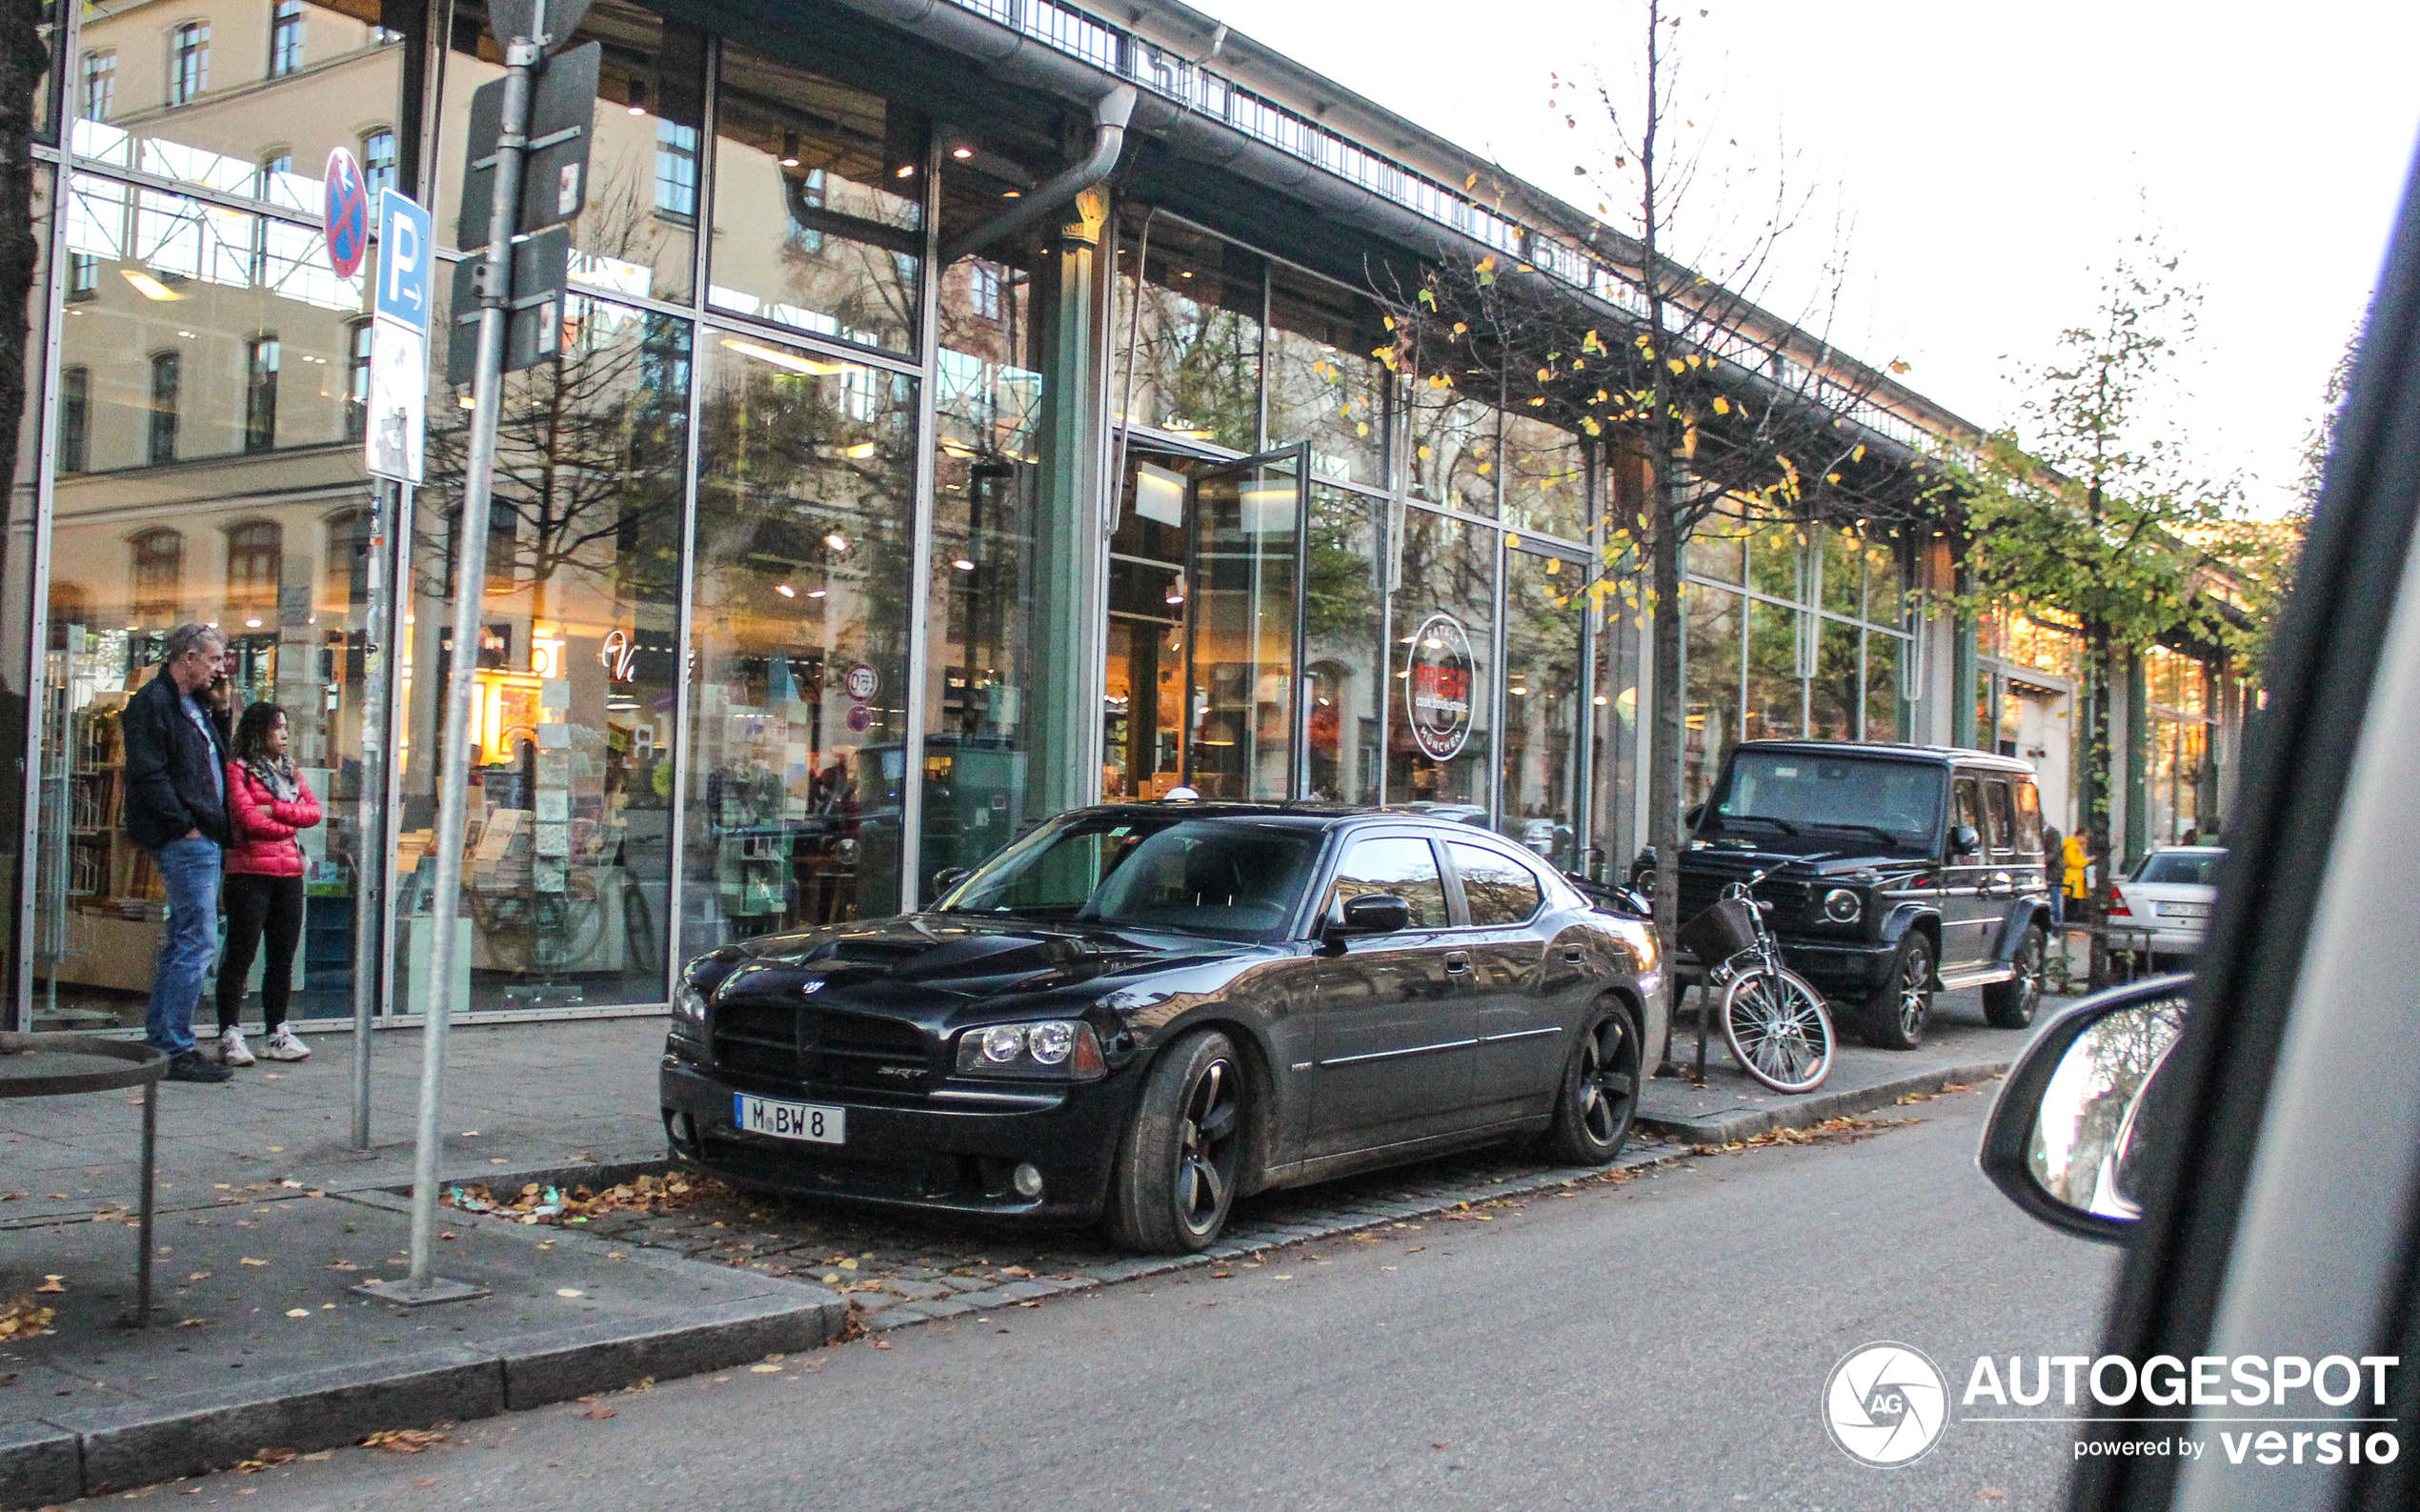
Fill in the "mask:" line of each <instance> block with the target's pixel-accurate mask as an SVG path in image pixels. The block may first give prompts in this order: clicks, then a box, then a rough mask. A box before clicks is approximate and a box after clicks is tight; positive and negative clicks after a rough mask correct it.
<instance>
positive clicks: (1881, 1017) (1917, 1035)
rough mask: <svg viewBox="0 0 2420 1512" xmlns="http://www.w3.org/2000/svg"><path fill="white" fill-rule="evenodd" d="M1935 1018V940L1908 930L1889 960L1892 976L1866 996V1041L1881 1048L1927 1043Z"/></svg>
mask: <svg viewBox="0 0 2420 1512" xmlns="http://www.w3.org/2000/svg"><path fill="white" fill-rule="evenodd" d="M1930 1018H1932V940H1931V938H1930V937H1928V936H1926V935H1925V934H1924V933H1923V932H1922V931H1920V930H1913V929H1911V930H1909V931H1908V932H1907V937H1906V938H1905V939H1903V940H1901V941H1900V942H1899V954H1898V955H1897V956H1896V957H1894V958H1892V960H1891V963H1890V978H1889V979H1888V980H1886V981H1885V982H1884V983H1883V985H1882V987H1881V988H1880V989H1879V990H1877V991H1876V992H1875V993H1874V995H1873V996H1872V997H1870V998H1866V999H1865V1023H1864V1025H1863V1027H1864V1029H1865V1041H1866V1043H1868V1044H1870V1045H1873V1046H1875V1047H1876V1048H1877V1049H1882V1050H1913V1049H1915V1048H1916V1047H1917V1046H1918V1045H1921V1044H1923V1043H1924V1042H1925V1024H1926V1021H1927V1020H1929V1019H1930Z"/></svg>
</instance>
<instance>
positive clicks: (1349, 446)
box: [1268, 271, 1387, 487]
mask: <svg viewBox="0 0 2420 1512" xmlns="http://www.w3.org/2000/svg"><path fill="white" fill-rule="evenodd" d="M1269 322H1270V325H1269V364H1268V383H1269V442H1268V444H1269V445H1270V446H1271V447H1272V448H1275V447H1281V446H1292V445H1293V444H1294V443H1295V442H1297V441H1308V442H1310V443H1311V474H1312V476H1314V477H1332V478H1341V479H1343V480H1344V481H1346V482H1352V483H1364V484H1368V485H1371V486H1373V487H1377V486H1381V485H1383V484H1384V483H1385V481H1386V415H1385V413H1384V406H1385V393H1386V386H1387V373H1386V369H1385V367H1384V365H1382V364H1381V363H1380V362H1379V360H1378V359H1377V358H1375V357H1373V356H1371V355H1370V353H1371V351H1372V349H1374V348H1376V347H1378V346H1380V345H1382V344H1383V343H1382V340H1381V338H1382V337H1383V336H1384V334H1385V333H1384V332H1383V330H1379V331H1375V332H1374V331H1373V330H1372V329H1371V327H1372V326H1374V325H1375V324H1376V322H1374V321H1372V320H1370V319H1369V312H1368V311H1366V310H1365V309H1363V308H1362V307H1361V304H1360V302H1359V301H1357V300H1355V299H1354V298H1353V297H1352V296H1351V295H1349V294H1346V293H1344V292H1342V291H1341V290H1335V289H1332V288H1330V287H1329V286H1326V285H1323V284H1320V283H1317V282H1315V281H1313V280H1311V279H1308V278H1305V277H1301V276H1286V277H1281V276H1279V274H1278V273H1277V272H1276V271H1273V272H1272V273H1271V282H1270V289H1269Z"/></svg>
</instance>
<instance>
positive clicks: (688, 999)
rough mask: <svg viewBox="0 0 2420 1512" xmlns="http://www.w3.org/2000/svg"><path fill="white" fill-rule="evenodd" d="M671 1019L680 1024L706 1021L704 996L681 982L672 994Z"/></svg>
mask: <svg viewBox="0 0 2420 1512" xmlns="http://www.w3.org/2000/svg"><path fill="white" fill-rule="evenodd" d="M673 1017H674V1018H676V1019H678V1020H679V1021H681V1022H682V1023H692V1024H702V1023H704V1022H705V1021H706V995H705V994H704V993H701V992H699V991H698V990H697V989H696V988H695V987H692V986H691V985H689V983H687V982H682V983H681V984H680V986H679V987H678V988H676V990H675V991H674V993H673Z"/></svg>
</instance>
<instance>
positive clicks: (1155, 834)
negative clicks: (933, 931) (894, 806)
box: [938, 814, 1320, 941]
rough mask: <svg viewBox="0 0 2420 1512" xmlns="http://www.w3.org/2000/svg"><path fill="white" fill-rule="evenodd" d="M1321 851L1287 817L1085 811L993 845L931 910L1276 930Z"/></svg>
mask: <svg viewBox="0 0 2420 1512" xmlns="http://www.w3.org/2000/svg"><path fill="white" fill-rule="evenodd" d="M1319 854H1320V836H1319V833H1318V832H1317V831H1313V830H1306V829H1301V828H1298V827H1296V826H1293V825H1282V824H1256V823H1253V822H1252V821H1250V820H1248V819H1199V818H1185V817H1183V816H1180V815H1175V814H1172V815H1169V816H1166V817H1165V818H1162V817H1160V816H1151V817H1147V818H1137V817H1135V816H1131V815H1109V814H1095V815H1085V816H1079V817H1076V818H1071V819H1066V820H1063V821H1061V822H1059V823H1056V824H1051V825H1045V826H1044V827H1043V828H1041V829H1039V830H1037V831H1035V832H1034V833H1033V834H1032V835H1030V836H1027V837H1025V838H1024V839H1022V840H1019V841H1018V842H1017V843H1016V844H1015V845H1012V846H1010V847H1009V848H1008V849H1007V850H1004V851H1002V852H1000V854H999V855H998V856H996V857H993V858H992V859H991V860H990V861H988V862H986V863H985V864H984V866H983V867H982V868H981V870H979V871H978V872H977V873H976V874H975V875H974V876H972V877H968V878H967V879H966V880H964V881H962V882H960V883H958V886H956V887H954V888H952V889H951V890H950V892H949V893H948V895H947V896H946V897H943V898H942V899H941V901H940V903H939V905H938V907H939V909H940V911H941V912H944V913H953V914H1030V915H1039V916H1041V917H1057V918H1083V919H1098V920H1099V921H1100V922H1102V923H1105V924H1122V925H1127V926H1130V927H1133V928H1141V929H1173V930H1180V931H1182V932H1183V933H1186V934H1189V935H1208V936H1211V937H1214V938H1218V939H1233V940H1245V941H1258V940H1266V939H1274V938H1277V937H1279V936H1280V935H1281V934H1282V933H1283V931H1284V930H1285V927H1286V925H1287V924H1288V923H1289V922H1291V921H1292V919H1293V917H1294V912H1295V906H1296V904H1297V903H1298V902H1299V901H1300V900H1301V896H1302V889H1303V888H1304V886H1305V885H1306V884H1307V883H1308V881H1309V879H1310V876H1311V871H1312V866H1313V863H1314V862H1315V861H1317V860H1318V858H1319Z"/></svg>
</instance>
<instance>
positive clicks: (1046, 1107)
mask: <svg viewBox="0 0 2420 1512" xmlns="http://www.w3.org/2000/svg"><path fill="white" fill-rule="evenodd" d="M1138 1084H1139V1079H1137V1078H1135V1077H1133V1076H1131V1075H1119V1074H1115V1073H1113V1074H1112V1075H1111V1076H1110V1077H1109V1078H1108V1079H1105V1080H1101V1081H1094V1082H1087V1083H1083V1084H1080V1085H1077V1086H1073V1087H1044V1086H1035V1085H1018V1086H1004V1087H1003V1088H1002V1089H1001V1092H1002V1096H1001V1097H999V1098H998V1099H984V1098H981V1097H980V1096H979V1095H975V1096H968V1097H966V1098H964V1099H963V1100H962V1101H960V1102H959V1105H958V1106H950V1105H948V1103H947V1102H946V1101H944V1100H943V1099H941V1098H940V1097H938V1096H935V1097H927V1098H924V1099H918V1100H916V1101H914V1102H909V1101H904V1100H902V1101H897V1102H880V1101H874V1100H871V1099H864V1100H861V1099H857V1098H855V1097H852V1096H849V1095H846V1094H835V1093H828V1092H816V1091H811V1090H808V1089H806V1088H802V1087H800V1088H789V1089H786V1090H783V1089H776V1088H771V1087H768V1086H765V1085H763V1084H762V1083H761V1082H760V1081H758V1080H756V1079H750V1082H749V1084H748V1085H747V1086H745V1087H740V1086H735V1085H733V1084H732V1083H731V1082H729V1081H727V1080H724V1079H721V1078H719V1077H717V1076H716V1074H715V1072H714V1071H713V1070H712V1069H711V1068H709V1067H707V1066H705V1065H702V1064H700V1063H698V1062H696V1061H694V1060H691V1059H689V1058H686V1057H683V1056H680V1055H677V1054H669V1053H668V1054H667V1055H666V1056H665V1057H664V1059H663V1065H662V1068H661V1070H660V1071H659V1072H658V1074H657V1085H658V1088H659V1091H660V1093H661V1100H662V1103H663V1112H664V1135H665V1138H666V1139H668V1140H669V1141H670V1143H671V1145H672V1149H673V1153H674V1155H675V1156H676V1157H678V1158H679V1159H682V1160H685V1161H688V1162H690V1163H692V1164H695V1165H697V1166H700V1167H702V1168H704V1169H705V1170H707V1171H709V1172H712V1173H713V1174H714V1175H716V1176H719V1177H723V1178H725V1179H729V1180H732V1181H736V1182H739V1183H741V1184H743V1185H746V1186H752V1187H758V1188H763V1189H766V1190H770V1191H776V1192H786V1193H791V1194H795V1195H797V1196H802V1197H820V1198H832V1199H837V1200H843V1201H851V1202H869V1203H878V1204H881V1205H883V1206H887V1207H906V1208H921V1209H925V1210H928V1211H940V1212H951V1213H975V1214H982V1215H984V1216H987V1217H996V1218H1017V1219H1031V1220H1042V1221H1047V1222H1065V1223H1089V1222H1091V1221H1093V1220H1095V1219H1098V1218H1099V1216H1100V1213H1101V1207H1102V1203H1103V1202H1104V1201H1105V1200H1106V1199H1107V1196H1108V1192H1109V1174H1110V1166H1111V1163H1112V1162H1113V1160H1114V1159H1115V1158H1116V1151H1117V1142H1118V1137H1119V1134H1120V1133H1121V1132H1122V1131H1123V1130H1124V1128H1125V1126H1126V1119H1127V1116H1128V1114H1129V1112H1130V1111H1131V1107H1132V1102H1133V1097H1134V1088H1135V1087H1136V1086H1137V1085H1138ZM741 1093H745V1094H747V1095H749V1096H753V1097H768V1098H776V1099H781V1100H784V1101H796V1102H813V1103H820V1104H824V1105H826V1106H836V1105H837V1106H839V1107H844V1108H846V1109H847V1110H848V1142H847V1143H846V1144H843V1145H827V1144H808V1143H802V1142H800V1141H797V1140H795V1139H775V1138H773V1137H771V1136H769V1135H761V1134H752V1133H749V1132H747V1131H745V1130H743V1129H741V1128H740V1127H739V1126H738V1124H737V1121H736V1117H735V1113H736V1107H735V1101H734V1099H735V1098H736V1096H737V1095H739V1094H741ZM1020 1163H1029V1164H1031V1165H1033V1166H1034V1167H1035V1168H1036V1169H1038V1170H1039V1171H1040V1172H1041V1174H1042V1191H1041V1196H1040V1197H1039V1199H1028V1198H1025V1197H1023V1196H1020V1195H1019V1194H1018V1192H1017V1190H1016V1188H1015V1187H1013V1186H1012V1185H1011V1184H1010V1173H1011V1172H1013V1171H1014V1170H1015V1169H1016V1167H1017V1166H1018V1164H1020Z"/></svg>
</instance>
